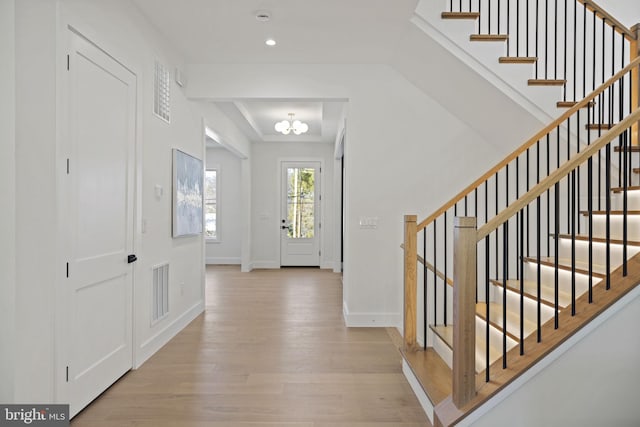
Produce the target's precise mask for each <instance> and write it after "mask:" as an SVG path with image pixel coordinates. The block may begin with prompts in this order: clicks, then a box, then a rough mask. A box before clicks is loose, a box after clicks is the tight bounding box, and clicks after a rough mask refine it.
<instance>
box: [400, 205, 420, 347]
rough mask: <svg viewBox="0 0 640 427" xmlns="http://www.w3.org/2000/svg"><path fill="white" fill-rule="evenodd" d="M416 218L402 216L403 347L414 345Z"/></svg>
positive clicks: (416, 271) (416, 259) (416, 275)
mask: <svg viewBox="0 0 640 427" xmlns="http://www.w3.org/2000/svg"><path fill="white" fill-rule="evenodd" d="M417 222H418V217H417V216H416V215H405V216H404V327H403V329H404V345H405V347H407V348H411V347H414V346H415V345H416V311H417V303H418V302H417V295H418V268H417V264H418V248H417V240H418V236H417V234H418V226H417Z"/></svg>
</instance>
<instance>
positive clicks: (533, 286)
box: [491, 279, 571, 308]
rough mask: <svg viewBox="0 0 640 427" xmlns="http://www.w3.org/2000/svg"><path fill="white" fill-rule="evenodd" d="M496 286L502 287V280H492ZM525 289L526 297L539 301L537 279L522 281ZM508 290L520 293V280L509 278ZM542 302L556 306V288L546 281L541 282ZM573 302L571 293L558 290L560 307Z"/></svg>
mask: <svg viewBox="0 0 640 427" xmlns="http://www.w3.org/2000/svg"><path fill="white" fill-rule="evenodd" d="M491 282H492V283H493V285H494V286H497V287H500V288H502V281H500V280H493V279H492V280H491ZM522 285H523V290H524V297H525V298H528V299H530V300H532V301H534V302H537V301H538V296H537V295H538V282H537V281H535V280H525V281H523V283H522ZM507 290H508V291H511V292H514V293H516V294H518V295H520V280H513V279H511V280H507ZM540 303H541V304H543V305H546V306H547V307H549V308H554V306H555V303H554V289H553V287H552V286H547V284H546V283H545V282H541V283H540ZM569 304H571V295H570V294H568V293H567V292H563V291H560V290H559V291H558V305H559V306H560V308H565V307H567V306H568V305H569Z"/></svg>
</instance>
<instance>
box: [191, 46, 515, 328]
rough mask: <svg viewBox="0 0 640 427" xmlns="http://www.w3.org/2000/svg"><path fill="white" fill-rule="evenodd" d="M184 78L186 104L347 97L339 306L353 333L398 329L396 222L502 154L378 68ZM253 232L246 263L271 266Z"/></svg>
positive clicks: (423, 211) (244, 70)
mask: <svg viewBox="0 0 640 427" xmlns="http://www.w3.org/2000/svg"><path fill="white" fill-rule="evenodd" d="M437 60H438V59H437V58H433V61H434V62H437ZM188 75H189V81H190V84H189V88H188V90H187V93H188V96H189V97H193V98H195V99H234V98H282V97H284V98H311V99H317V98H321V99H322V98H324V99H327V98H330V99H340V100H349V104H348V111H347V117H348V132H349V135H348V142H347V144H346V152H345V153H346V155H345V158H346V171H347V172H346V173H347V177H346V182H345V185H346V192H347V204H346V206H345V209H346V234H345V271H344V305H345V312H346V319H347V323H348V324H349V325H353V326H356V325H371V326H384V325H393V326H398V325H399V324H400V322H401V309H402V307H401V305H402V304H401V302H402V293H401V289H402V286H401V283H402V271H401V266H402V252H401V250H400V248H399V245H400V243H401V242H402V229H403V215H404V214H408V213H415V214H418V215H419V216H420V217H425V216H426V215H427V214H428V213H430V212H432V211H433V210H435V209H436V208H437V207H438V206H440V205H441V204H442V203H444V202H445V201H447V200H448V199H449V198H450V197H451V196H452V195H453V194H455V192H456V191H459V190H460V189H461V188H463V186H465V185H466V184H468V183H469V182H471V181H472V179H475V178H477V176H479V175H480V174H481V173H482V172H484V171H485V170H486V169H487V168H488V167H489V166H491V165H492V164H494V163H495V162H497V161H498V160H499V159H500V158H501V157H502V155H503V153H504V152H505V151H506V150H507V148H505V147H495V146H493V145H491V144H489V143H487V141H486V140H485V139H484V138H482V137H481V136H479V134H478V133H477V132H474V131H473V130H472V129H471V128H470V127H469V126H468V125H466V124H465V123H463V122H462V121H461V120H459V119H457V118H456V117H455V116H454V115H453V114H451V113H449V112H448V111H446V110H445V109H444V108H442V106H440V105H439V104H438V103H437V102H435V101H434V100H433V99H432V98H430V97H429V96H427V95H425V94H424V93H423V92H422V91H421V90H420V89H418V88H417V87H416V86H414V85H412V84H411V83H409V82H408V81H407V80H406V79H405V78H404V77H403V76H401V75H400V74H399V73H398V72H396V71H395V70H393V69H392V68H391V67H389V66H386V65H300V64H293V65H292V64H271V65H256V64H251V65H240V64H215V65H191V66H189V67H188ZM256 159H257V156H256V155H255V154H254V155H253V159H252V160H253V163H254V164H255V163H256V162H257V160H256ZM255 173H257V169H256V168H254V174H255ZM258 181H259V180H258V179H256V178H255V177H254V179H253V182H254V185H255V184H256V183H258ZM253 192H254V193H257V192H259V190H258V188H255V187H254V189H253ZM271 197H272V196H271ZM259 202H260V200H258V197H256V196H255V195H254V198H253V204H254V206H253V208H252V213H253V215H260V213H261V212H263V211H265V210H266V209H265V208H264V207H263V206H257V205H256V204H257V203H259ZM260 203H262V202H260ZM264 203H267V201H264ZM273 210H274V208H269V211H268V212H269V213H272V212H273ZM361 216H367V217H377V218H378V227H377V229H375V230H370V229H360V228H359V226H358V224H359V218H360V217H361ZM254 225H256V226H257V221H254ZM260 233H262V231H260V230H257V229H255V228H254V229H253V235H252V237H253V239H254V242H253V243H254V244H253V246H254V248H255V252H254V253H253V254H252V255H253V256H254V259H253V261H271V260H272V259H273V258H274V257H275V256H274V254H273V253H270V252H268V251H267V248H266V247H264V248H263V247H261V244H256V243H255V239H258V240H259V241H268V240H273V239H274V238H273V236H266V235H265V236H261V234H260ZM267 233H268V232H267ZM258 236H261V237H260V238H258ZM334 261H335V260H334Z"/></svg>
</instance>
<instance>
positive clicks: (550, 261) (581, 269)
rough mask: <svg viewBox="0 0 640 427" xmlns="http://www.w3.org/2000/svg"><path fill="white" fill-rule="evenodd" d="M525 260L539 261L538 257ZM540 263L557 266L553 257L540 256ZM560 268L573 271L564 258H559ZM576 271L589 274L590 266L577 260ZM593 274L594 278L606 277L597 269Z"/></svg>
mask: <svg viewBox="0 0 640 427" xmlns="http://www.w3.org/2000/svg"><path fill="white" fill-rule="evenodd" d="M524 260H525V262H528V263H532V264H536V263H537V262H538V260H537V259H536V258H525V259H524ZM540 265H544V266H547V267H553V268H555V260H554V259H553V258H549V257H544V258H540ZM594 266H595V264H594ZM584 267H586V268H584ZM558 269H559V270H564V271H571V265H569V264H566V263H565V261H564V260H562V259H559V260H558ZM576 273H577V274H583V275H585V276H588V275H589V267H588V266H587V265H586V264H585V265H582V263H578V262H576ZM591 275H592V276H593V277H594V278H597V279H604V277H605V275H604V274H603V273H600V272H598V271H595V270H594V271H592V272H591Z"/></svg>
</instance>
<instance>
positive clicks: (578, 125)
mask: <svg viewBox="0 0 640 427" xmlns="http://www.w3.org/2000/svg"><path fill="white" fill-rule="evenodd" d="M576 121H577V123H576V135H580V110H578V111H577V112H576ZM576 153H580V138H579V137H576ZM576 171H577V179H578V185H577V189H576V203H577V205H578V207H577V209H576V211H575V213H574V215H575V216H576V217H577V221H578V226H577V227H578V234H580V187H582V186H581V185H580V166H578V168H577V169H576Z"/></svg>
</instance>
